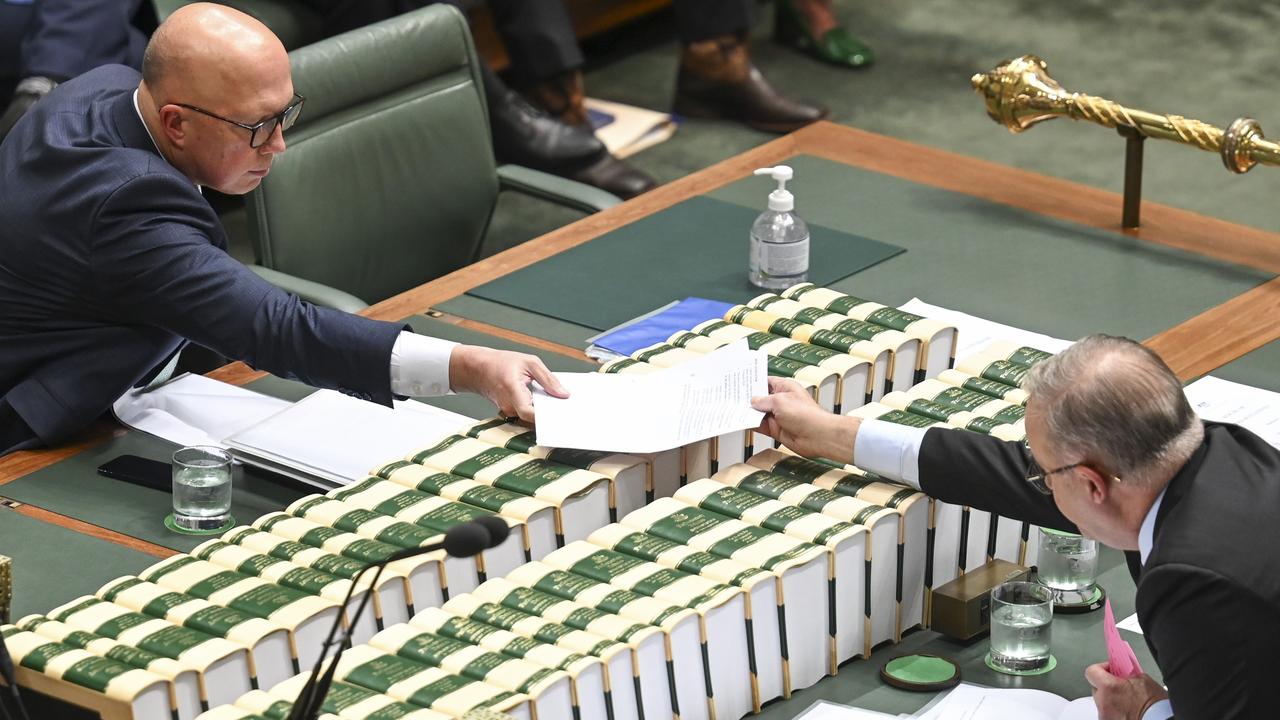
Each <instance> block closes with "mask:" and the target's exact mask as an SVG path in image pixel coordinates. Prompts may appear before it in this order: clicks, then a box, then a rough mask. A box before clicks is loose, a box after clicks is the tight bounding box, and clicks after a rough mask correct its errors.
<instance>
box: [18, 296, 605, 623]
mask: <svg viewBox="0 0 1280 720" xmlns="http://www.w3.org/2000/svg"><path fill="white" fill-rule="evenodd" d="M404 322H407V323H408V324H410V325H411V326H412V327H413V328H414V329H415V330H416V331H418V332H420V333H423V334H429V335H433V336H435V337H442V338H445V339H448V340H455V341H457V342H463V343H484V344H487V345H491V346H493V347H498V348H500V349H504V350H516V351H520V352H528V353H532V354H535V355H539V356H540V357H542V359H543V361H544V362H546V363H547V365H548V366H549V367H551V368H552V369H555V370H569V371H589V370H591V369H593V368H594V367H595V366H594V365H593V364H591V363H588V362H585V361H579V360H574V359H572V358H569V357H565V356H563V355H556V354H554V353H547V352H545V351H541V350H537V349H534V348H530V347H528V346H525V345H521V344H519V343H515V342H510V341H506V340H499V339H494V338H492V337H491V336H489V335H485V334H483V333H479V332H476V331H474V330H468V329H466V328H461V327H458V326H456V325H452V324H449V323H445V322H441V321H440V320H435V319H432V318H428V317H423V316H413V317H410V318H407V319H406V320H405V321H404ZM248 387H249V388H250V389H252V390H255V391H257V392H260V393H263V394H265V395H270V396H272V397H279V398H284V399H286V400H298V399H301V398H303V397H305V396H306V395H308V394H310V393H311V392H313V389H312V388H310V387H308V386H306V385H303V384H302V383H298V382H293V381H289V380H282V379H280V378H277V377H271V376H268V377H265V378H262V379H260V380H258V381H255V382H253V383H250V384H249V385H248ZM421 399H422V400H423V401H424V402H427V403H430V404H433V405H436V406H439V407H444V408H445V409H448V410H452V411H454V412H457V413H461V414H463V415H467V416H468V417H473V418H483V417H491V416H493V415H494V413H495V412H496V410H495V408H494V406H493V405H492V404H491V403H490V402H489V401H487V400H485V399H483V398H480V397H477V396H474V395H453V396H448V397H442V398H421ZM175 449H176V446H175V445H173V444H172V443H170V442H168V441H166V440H162V439H160V438H158V437H155V436H153V435H148V434H146V433H141V432H128V433H124V434H122V435H121V436H119V437H116V438H112V439H111V440H109V441H107V442H106V443H103V444H102V445H98V446H96V447H93V448H90V449H89V450H87V451H85V452H82V453H80V454H78V455H74V456H72V457H70V458H67V459H66V460H63V461H62V462H59V463H56V464H54V465H51V466H49V467H47V468H44V469H42V470H38V471H36V472H34V473H31V474H30V475H27V476H25V477H21V478H18V479H17V480H14V481H12V482H9V483H7V484H5V485H0V496H4V497H8V498H12V499H13V500H17V501H18V502H22V503H27V504H30V505H35V506H37V507H41V508H45V509H46V510H51V511H53V512H56V513H59V514H61V515H66V516H68V517H72V518H75V519H77V520H83V521H85V522H88V523H91V524H93V525H97V526H99V527H104V528H107V529H109V530H114V531H116V532H119V533H122V534H124V535H129V536H131V537H135V538H138V539H141V540H146V541H147V542H150V543H154V544H156V545H160V546H162V547H166V548H171V549H174V550H179V551H183V552H185V551H187V550H190V549H191V548H194V547H195V546H196V545H199V544H200V543H201V542H203V541H204V540H206V539H207V538H202V537H191V536H187V535H179V534H177V533H174V532H170V531H169V530H166V529H165V528H164V526H163V524H162V520H163V519H164V516H165V515H166V514H167V513H168V512H170V510H171V509H172V507H171V505H172V497H171V495H170V494H169V493H168V492H161V491H158V490H152V489H149V488H144V487H139V486H137V485H131V484H129V483H124V482H120V481H117V480H110V479H107V478H104V477H102V476H100V475H98V474H97V468H98V466H99V465H101V464H102V463H104V462H106V461H107V460H110V459H112V458H114V457H116V456H118V455H124V454H131V455H141V456H143V457H148V458H153V459H156V460H163V461H166V462H167V461H168V460H169V458H170V457H171V456H172V455H173V451H174V450H175ZM233 483H234V493H233V496H232V497H233V503H232V508H231V512H232V514H233V515H234V516H235V517H236V519H237V520H238V521H240V522H241V523H250V522H252V521H253V520H255V519H257V518H258V517H259V516H261V515H264V514H266V513H268V512H272V511H275V510H279V509H281V508H283V507H284V506H285V505H288V504H289V503H291V502H293V501H294V500H296V499H297V498H299V497H301V496H303V495H305V494H307V493H308V492H311V490H309V489H308V488H305V487H301V486H298V485H295V484H293V483H291V482H286V481H282V479H280V478H278V477H276V476H272V475H267V474H259V473H256V472H244V471H243V469H240V470H237V474H236V476H235V477H234V478H233ZM0 512H2V511H0ZM0 517H4V516H0ZM2 537H3V535H0V538H2ZM97 546H101V547H104V548H114V547H115V546H111V545H109V544H108V543H97V545H96V546H95V547H97ZM0 554H6V553H4V551H3V550H2V549H0ZM144 566H145V564H144ZM140 567H141V566H140ZM120 574H122V573H117V574H116V575H120ZM112 577H115V576H112ZM107 579H110V578H107ZM100 584H101V583H99V585H100ZM97 587H98V585H94V586H93V587H92V588H89V589H90V590H93V589H97ZM49 607H52V605H51V604H50V605H47V606H45V608H44V609H48V608H49Z"/></svg>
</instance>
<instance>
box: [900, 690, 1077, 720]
mask: <svg viewBox="0 0 1280 720" xmlns="http://www.w3.org/2000/svg"><path fill="white" fill-rule="evenodd" d="M915 717H916V718H918V720H1009V718H1017V719H1018V720H1097V718H1098V708H1097V706H1096V705H1094V703H1093V698H1092V697H1082V698H1079V699H1077V700H1067V699H1066V698H1064V697H1061V696H1059V695H1054V694H1053V693H1050V692H1045V691H1043V690H1026V689H1019V688H1015V689H1009V690H1002V689H996V688H984V687H979V686H977V685H970V684H968V683H960V684H959V685H957V686H956V687H955V689H953V690H952V691H951V692H949V693H947V695H946V697H944V698H942V699H941V700H939V701H938V702H937V703H935V704H933V705H931V706H929V707H927V708H926V709H925V710H924V711H923V712H922V713H920V714H917V715H916V716H915Z"/></svg>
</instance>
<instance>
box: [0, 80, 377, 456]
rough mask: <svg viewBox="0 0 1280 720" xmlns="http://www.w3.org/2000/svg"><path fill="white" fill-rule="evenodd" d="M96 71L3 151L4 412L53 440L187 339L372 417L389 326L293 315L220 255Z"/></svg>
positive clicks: (279, 297)
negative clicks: (364, 405)
mask: <svg viewBox="0 0 1280 720" xmlns="http://www.w3.org/2000/svg"><path fill="white" fill-rule="evenodd" d="M140 79H141V76H140V75H139V74H138V72H137V71H135V70H132V69H130V68H127V67H123V66H119V65H107V66H103V67H101V68H98V69H96V70H92V71H90V72H88V73H86V74H84V75H81V76H80V77H78V78H76V79H74V80H71V81H70V82H67V83H64V84H63V85H60V86H58V87H57V88H56V89H55V90H54V91H53V92H52V93H50V94H49V95H48V96H47V97H45V99H44V100H42V101H41V102H39V103H37V104H36V105H35V106H34V107H33V108H32V109H31V110H30V111H29V112H28V113H27V114H26V116H25V117H23V119H22V120H21V121H20V122H19V123H18V124H17V125H16V126H15V127H14V129H13V131H12V132H10V133H9V135H8V137H7V138H5V140H4V142H3V144H0V406H2V405H3V403H6V402H7V403H8V404H9V405H10V406H11V407H12V408H13V409H14V410H15V411H16V412H17V413H18V415H19V416H21V418H22V419H23V420H24V421H25V422H26V424H27V425H28V426H30V428H31V429H32V430H33V431H34V432H35V434H36V435H37V436H38V437H39V439H40V440H41V441H43V442H44V443H46V444H52V443H56V442H59V441H62V440H64V439H65V438H67V437H68V436H69V435H71V434H72V433H74V432H75V431H77V430H79V429H81V428H83V427H85V426H86V425H88V424H89V423H90V422H91V421H92V420H93V419H94V418H96V417H97V416H99V415H100V414H102V413H103V412H104V411H105V410H107V408H108V407H110V405H111V403H112V402H113V401H114V400H115V399H116V398H117V397H119V396H120V395H122V394H123V393H124V392H125V391H127V390H128V389H129V388H130V387H132V386H134V385H136V384H138V383H140V382H142V381H145V380H146V379H147V378H148V377H149V376H150V375H153V374H154V373H155V371H156V369H157V368H158V366H160V365H161V364H163V362H164V361H165V360H166V359H167V358H168V357H169V356H171V355H172V354H173V352H174V351H175V350H176V349H178V348H179V347H180V346H181V344H182V343H183V341H184V339H190V340H193V341H195V342H197V343H199V344H201V345H204V346H206V347H209V348H212V349H213V350H216V351H218V352H220V353H222V354H223V355H226V356H228V357H232V358H236V359H239V360H243V361H245V362H246V363H248V364H250V365H252V366H254V367H256V368H259V369H262V370H267V371H269V372H272V373H275V374H276V375H280V376H282V377H288V378H294V379H298V380H302V381H304V382H307V383H309V384H311V385H315V386H317V387H325V388H335V389H339V390H342V391H344V392H346V393H348V394H351V395H356V396H358V397H362V398H365V399H369V400H374V401H376V402H381V403H383V404H389V403H390V401H391V398H392V395H391V387H390V358H391V347H392V345H393V344H394V343H395V340H396V337H397V336H398V334H399V332H400V330H401V329H402V328H401V326H400V325H397V324H392V323H384V322H377V321H373V320H369V319H366V318H361V317H357V316H354V315H349V314H347V313H343V312H338V311H336V310H330V309H327V308H319V307H316V306H314V305H311V304H308V303H305V302H302V301H301V300H299V299H298V298H297V297H296V296H293V295H289V294H287V293H285V292H283V291H281V290H280V289H278V288H276V287H275V286H273V285H271V284H269V283H267V282H265V281H264V280H262V279H261V278H259V277H258V276H257V275H255V274H254V273H253V272H252V271H250V270H249V269H248V268H246V267H245V266H244V265H242V264H241V263H239V262H237V261H236V260H235V259H233V258H232V257H231V256H230V255H228V254H227V253H226V237H225V235H224V234H223V231H222V228H221V226H220V225H219V223H218V218H217V216H216V215H215V214H214V211H213V209H212V208H211V207H210V206H209V203H208V202H206V201H205V199H204V197H203V196H202V195H201V194H200V192H199V190H198V188H196V186H195V185H193V184H192V182H191V181H190V180H189V179H187V178H186V177H185V176H184V175H182V173H180V172H178V170H177V169H176V168H174V167H173V166H172V165H170V164H169V163H168V162H166V161H165V159H164V157H162V156H161V155H160V153H159V152H158V151H157V150H156V147H155V145H154V144H153V143H152V141H151V138H150V136H149V135H148V134H147V130H146V126H145V125H143V124H142V121H141V119H140V118H139V117H138V114H137V111H136V110H135V108H134V102H133V93H134V89H135V88H137V86H138V82H139V80H140Z"/></svg>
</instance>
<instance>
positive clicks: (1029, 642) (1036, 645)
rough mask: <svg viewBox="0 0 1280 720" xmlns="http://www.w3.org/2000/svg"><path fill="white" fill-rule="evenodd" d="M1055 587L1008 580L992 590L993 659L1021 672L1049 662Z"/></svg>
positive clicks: (1003, 667)
mask: <svg viewBox="0 0 1280 720" xmlns="http://www.w3.org/2000/svg"><path fill="white" fill-rule="evenodd" d="M1052 622H1053V591H1051V590H1050V589H1049V588H1047V587H1045V586H1044V585H1041V584H1040V583H1035V582H1007V583H1004V584H1002V585H999V586H998V587H996V588H995V589H994V590H992V591H991V663H992V665H993V666H994V667H995V668H996V669H997V670H1003V671H1006V672H1010V673H1014V674H1018V673H1026V672H1033V671H1036V670H1042V669H1044V668H1045V667H1047V666H1048V665H1049V636H1050V629H1051V627H1052V626H1051V623H1052Z"/></svg>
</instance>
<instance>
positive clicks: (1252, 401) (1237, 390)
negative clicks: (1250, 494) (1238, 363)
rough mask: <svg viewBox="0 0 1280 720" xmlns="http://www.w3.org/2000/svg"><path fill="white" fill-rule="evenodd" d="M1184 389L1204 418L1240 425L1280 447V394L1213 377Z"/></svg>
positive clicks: (1192, 406)
mask: <svg viewBox="0 0 1280 720" xmlns="http://www.w3.org/2000/svg"><path fill="white" fill-rule="evenodd" d="M1185 392H1186V394H1187V399H1188V400H1190V401H1191V408H1192V409H1193V410H1195V411H1196V414H1197V415H1199V416H1200V417H1202V418H1204V419H1205V420H1217V421H1219V422H1228V423H1234V424H1236V425H1240V426H1242V427H1244V428H1247V429H1248V430H1249V431H1250V432H1252V433H1254V434H1255V435H1257V436H1258V437H1260V438H1262V439H1263V440H1265V441H1267V442H1268V443H1270V444H1271V445H1272V446H1274V447H1277V448H1280V393H1275V392H1271V391H1270V390H1263V389H1261V388H1256V387H1250V386H1248V385H1241V384H1240V383H1234V382H1231V381H1230V380H1223V379H1221V378H1216V377H1213V376H1206V377H1202V378H1200V379H1199V380H1197V381H1195V382H1193V383H1191V384H1190V385H1188V386H1187V387H1186V390H1185Z"/></svg>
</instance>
